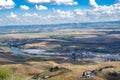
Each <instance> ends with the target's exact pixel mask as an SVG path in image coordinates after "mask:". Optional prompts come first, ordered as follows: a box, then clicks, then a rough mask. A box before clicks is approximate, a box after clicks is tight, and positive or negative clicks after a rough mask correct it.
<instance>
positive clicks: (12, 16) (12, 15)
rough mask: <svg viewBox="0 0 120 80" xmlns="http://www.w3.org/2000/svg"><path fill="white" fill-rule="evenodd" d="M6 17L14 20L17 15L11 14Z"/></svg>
mask: <svg viewBox="0 0 120 80" xmlns="http://www.w3.org/2000/svg"><path fill="white" fill-rule="evenodd" d="M8 17H10V18H16V17H17V15H16V14H14V13H13V12H11V13H10V16H8Z"/></svg>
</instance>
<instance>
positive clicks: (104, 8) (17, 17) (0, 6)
mask: <svg viewBox="0 0 120 80" xmlns="http://www.w3.org/2000/svg"><path fill="white" fill-rule="evenodd" d="M119 10H120V0H0V26H2V25H30V24H55V23H72V22H73V23H74V22H95V21H97V22H99V21H114V20H119V18H120V11H119Z"/></svg>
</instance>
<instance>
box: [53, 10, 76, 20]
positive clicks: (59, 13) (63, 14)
mask: <svg viewBox="0 0 120 80" xmlns="http://www.w3.org/2000/svg"><path fill="white" fill-rule="evenodd" d="M54 13H55V14H56V15H57V16H58V17H60V18H72V17H73V15H74V14H73V12H71V11H62V10H59V9H58V10H54Z"/></svg>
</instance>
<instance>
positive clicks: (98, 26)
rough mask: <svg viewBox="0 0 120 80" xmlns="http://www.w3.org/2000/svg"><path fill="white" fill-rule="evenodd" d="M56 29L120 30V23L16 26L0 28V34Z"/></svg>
mask: <svg viewBox="0 0 120 80" xmlns="http://www.w3.org/2000/svg"><path fill="white" fill-rule="evenodd" d="M56 29H79V30H111V31H119V30H120V21H110V22H89V23H65V24H51V25H16V26H0V33H29V32H34V33H35V32H36V33H37V32H43V31H52V30H56Z"/></svg>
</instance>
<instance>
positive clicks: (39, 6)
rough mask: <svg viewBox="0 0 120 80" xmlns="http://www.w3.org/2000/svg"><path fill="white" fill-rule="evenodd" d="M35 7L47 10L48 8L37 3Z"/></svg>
mask: <svg viewBox="0 0 120 80" xmlns="http://www.w3.org/2000/svg"><path fill="white" fill-rule="evenodd" d="M35 9H36V10H47V9H48V8H47V7H46V6H43V5H35Z"/></svg>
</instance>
